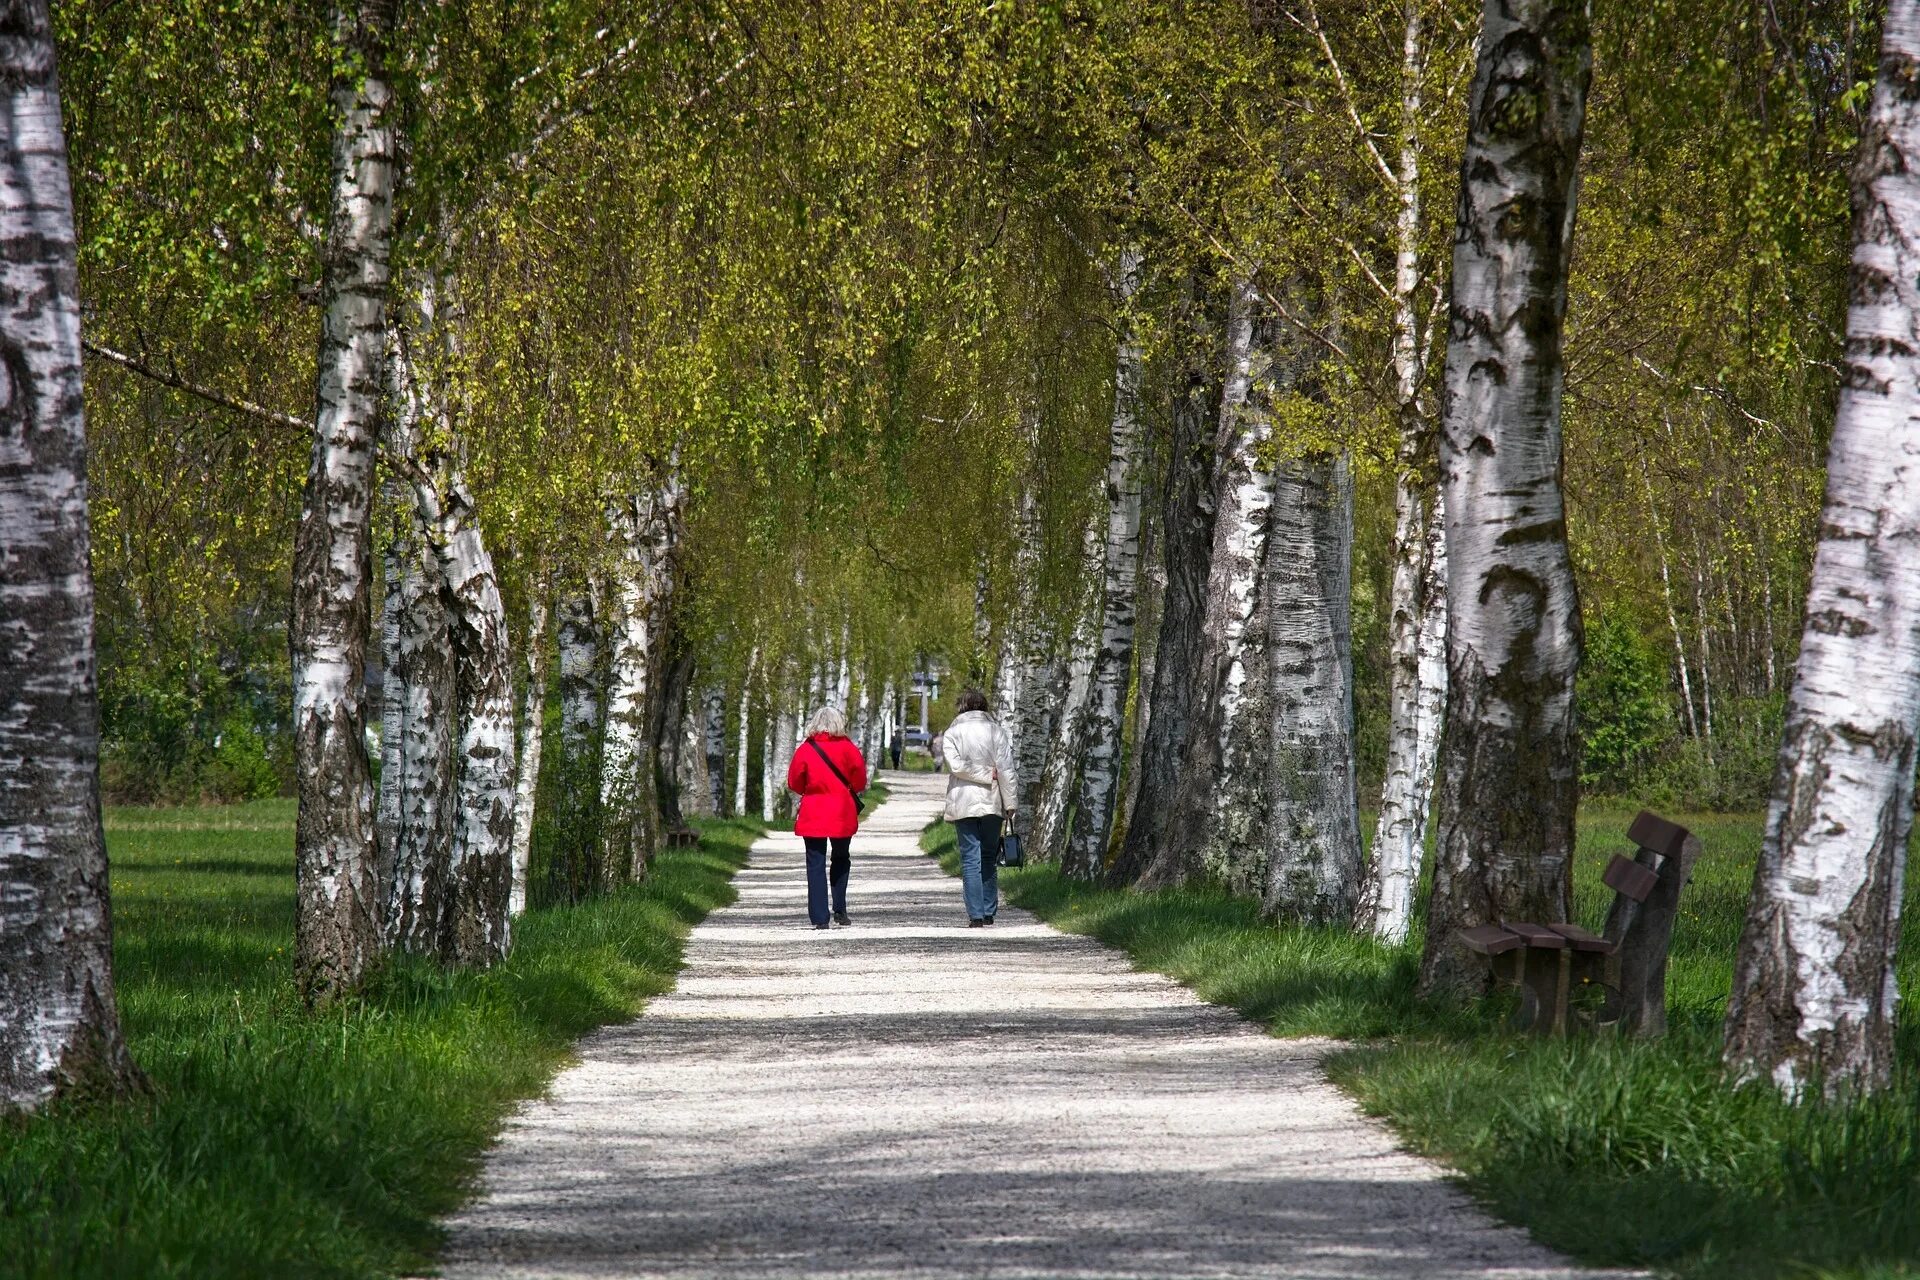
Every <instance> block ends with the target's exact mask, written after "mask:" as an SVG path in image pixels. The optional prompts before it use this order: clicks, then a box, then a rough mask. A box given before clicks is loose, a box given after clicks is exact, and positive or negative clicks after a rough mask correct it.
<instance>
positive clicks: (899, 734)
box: [888, 723, 907, 773]
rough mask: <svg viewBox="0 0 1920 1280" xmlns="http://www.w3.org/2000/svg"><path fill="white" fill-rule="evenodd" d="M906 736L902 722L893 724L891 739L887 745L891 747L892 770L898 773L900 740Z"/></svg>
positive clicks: (905, 728)
mask: <svg viewBox="0 0 1920 1280" xmlns="http://www.w3.org/2000/svg"><path fill="white" fill-rule="evenodd" d="M906 736H907V726H906V725H905V724H904V723H902V724H896V725H894V726H893V741H892V742H891V743H890V744H888V745H889V747H890V748H891V750H892V753H893V768H894V772H896V773H898V772H899V770H900V747H901V742H902V740H903V739H904V738H905V737H906Z"/></svg>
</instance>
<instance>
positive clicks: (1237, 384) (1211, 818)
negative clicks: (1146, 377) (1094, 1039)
mask: <svg viewBox="0 0 1920 1280" xmlns="http://www.w3.org/2000/svg"><path fill="white" fill-rule="evenodd" d="M1258 311H1259V305H1258V300H1257V298H1256V296H1255V293H1254V290H1253V287H1252V285H1251V284H1250V283H1249V282H1248V281H1246V280H1244V279H1243V280H1239V281H1236V282H1235V284H1234V286H1233V293H1232V297H1231V299H1230V301H1229V304H1228V308H1227V332H1226V349H1225V367H1226V378H1225V380H1224V382H1223V383H1222V385H1221V394H1220V421H1219V425H1218V429H1217V431H1216V433H1215V437H1214V467H1215V483H1214V524H1213V545H1212V547H1211V549H1210V552H1209V555H1208V560H1207V581H1206V585H1205V587H1204V592H1205V601H1204V604H1203V612H1202V614H1201V619H1200V632H1201V649H1200V658H1199V665H1200V672H1199V687H1198V689H1197V690H1196V706H1195V708H1194V717H1193V718H1194V723H1193V728H1192V730H1191V733H1190V736H1189V741H1188V755H1187V759H1186V762H1185V766H1184V769H1183V777H1182V779H1181V784H1180V786H1179V787H1178V788H1177V789H1176V790H1175V792H1174V799H1173V807H1172V812H1171V813H1170V814H1169V815H1168V819H1167V821H1166V823H1165V824H1164V830H1163V836H1162V839H1161V842H1160V847H1159V848H1158V849H1155V850H1153V851H1152V857H1151V859H1150V860H1149V861H1148V862H1147V864H1146V866H1145V867H1144V869H1143V870H1142V871H1141V874H1140V877H1139V882H1140V883H1141V884H1142V885H1143V886H1146V887H1165V886H1168V885H1173V884H1178V883H1181V882H1183V881H1185V880H1187V879H1189V878H1190V877H1192V876H1194V875H1196V874H1198V873H1200V872H1201V871H1202V870H1205V871H1207V872H1209V873H1211V874H1212V875H1213V876H1215V877H1216V878H1218V879H1221V880H1223V881H1226V882H1229V883H1231V884H1233V886H1234V887H1235V888H1236V889H1238V890H1240V891H1242V892H1252V891H1256V890H1257V889H1259V888H1260V887H1261V883H1262V882H1261V881H1260V880H1259V879H1258V878H1256V877H1255V876H1253V875H1251V874H1248V871H1249V870H1250V868H1247V866H1246V864H1247V862H1248V861H1249V859H1247V858H1246V857H1245V856H1244V853H1243V851H1245V850H1257V849H1259V848H1260V847H1261V846H1262V845H1263V844H1264V843H1265V842H1264V839H1263V833H1264V832H1265V830H1266V826H1267V811H1268V805H1267V801H1266V790H1267V773H1266V765H1265V754H1266V753H1265V749H1264V744H1265V742H1266V740H1267V735H1268V731H1269V725H1268V722H1267V716H1266V712H1265V707H1266V702H1265V697H1264V690H1265V688H1266V684H1267V679H1266V675H1267V664H1266V661H1265V657H1264V655H1265V652H1266V650H1265V647H1264V637H1265V634H1266V619H1265V617H1264V615H1263V614H1262V612H1261V611H1260V608H1259V601H1260V600H1261V599H1262V598H1263V597H1262V592H1261V590H1260V586H1261V574H1262V572H1263V568H1264V566H1265V564H1266V541H1267V528H1268V524H1269V521H1270V517H1271V512H1272V508H1273V477H1272V476H1271V475H1270V474H1269V473H1268V471H1267V464H1266V462H1265V457H1266V454H1267V451H1268V449H1269V447H1270V441H1271V440H1272V436H1273V417H1272V414H1271V412H1270V408H1269V406H1270V398H1269V395H1268V389H1267V388H1266V387H1265V386H1264V385H1260V384H1263V383H1264V382H1265V380H1266V379H1267V377H1268V370H1269V367H1270V364H1271V360H1270V353H1269V352H1268V351H1267V349H1266V347H1267V343H1266V342H1264V341H1260V340H1257V339H1256V336H1255V335H1256V331H1257V330H1258V329H1259V328H1260V326H1259V324H1258ZM1250 641H1251V643H1250ZM1250 677H1251V678H1250Z"/></svg>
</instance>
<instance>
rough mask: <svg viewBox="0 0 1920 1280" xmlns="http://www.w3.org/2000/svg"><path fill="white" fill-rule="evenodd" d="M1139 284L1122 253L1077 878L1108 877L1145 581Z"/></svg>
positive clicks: (1134, 257) (1070, 843) (1072, 866)
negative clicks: (1135, 307)
mask: <svg viewBox="0 0 1920 1280" xmlns="http://www.w3.org/2000/svg"><path fill="white" fill-rule="evenodd" d="M1139 286H1140V255H1139V253H1138V252H1137V251H1136V250H1133V249H1128V250H1127V251H1125V252H1124V253H1123V254H1122V255H1121V259H1120V264H1119V270H1118V273H1117V276H1116V290H1115V292H1116V294H1117V295H1118V296H1117V301H1118V303H1119V308H1118V310H1119V316H1120V324H1121V336H1120V346H1119V351H1118V352H1117V353H1116V356H1115V359H1114V375H1113V382H1114V387H1113V417H1112V420H1111V422H1110V423H1109V426H1108V431H1107V490H1106V493H1107V527H1106V552H1105V556H1104V564H1103V570H1102V575H1101V604H1100V642H1099V649H1098V650H1097V651H1096V653H1095V654H1094V660H1093V670H1092V673H1091V675H1090V677H1089V679H1088V686H1087V687H1088V694H1087V705H1086V710H1085V712H1084V721H1085V723H1084V725H1083V726H1082V729H1081V733H1080V751H1079V755H1080V759H1079V770H1080V783H1079V786H1078V787H1076V788H1075V789H1074V793H1073V825H1072V829H1071V830H1070V832H1069V833H1068V838H1067V847H1066V852H1065V854H1064V855H1063V857H1062V858H1061V869H1062V870H1063V871H1065V872H1066V874H1067V875H1069V876H1071V877H1073V878H1074V879H1077V880H1093V879H1097V878H1098V877H1099V876H1100V875H1101V874H1102V869H1103V866H1104V863H1105V860H1106V853H1107V837H1108V835H1109V834H1110V832H1111V830H1112V827H1113V815H1114V808H1115V801H1116V800H1117V799H1118V796H1119V788H1120V729H1121V718H1122V716H1123V715H1124V714H1125V712H1126V705H1127V686H1128V682H1129V679H1130V678H1131V676H1132V674H1133V625H1134V607H1135V603H1136V597H1137V594H1138V591H1139V579H1140V469H1141V468H1140V444H1141V438H1140V437H1141V433H1140V378H1141V361H1142V352H1141V347H1140V339H1139V336H1138V334H1137V333H1136V332H1135V330H1134V325H1133V321H1132V319H1131V317H1130V316H1128V315H1127V310H1128V308H1129V307H1130V306H1131V304H1132V302H1133V297H1134V294H1135V293H1136V292H1137V291H1138V289H1139Z"/></svg>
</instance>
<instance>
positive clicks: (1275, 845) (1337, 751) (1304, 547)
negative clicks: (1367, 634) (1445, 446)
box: [1263, 452, 1360, 925]
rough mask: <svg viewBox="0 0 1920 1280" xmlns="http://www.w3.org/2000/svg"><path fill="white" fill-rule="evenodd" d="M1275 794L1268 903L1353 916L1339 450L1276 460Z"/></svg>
mask: <svg viewBox="0 0 1920 1280" xmlns="http://www.w3.org/2000/svg"><path fill="white" fill-rule="evenodd" d="M1267 555H1268V558H1269V562H1270V564H1271V570H1270V572H1269V574H1268V577H1267V586H1268V595H1267V599H1266V601H1265V604H1266V608H1267V646H1268V661H1269V663H1270V668H1269V674H1268V698H1269V700H1270V701H1269V714H1270V715H1271V716H1272V721H1273V730H1272V737H1271V744H1272V745H1271V755H1270V757H1269V759H1270V761H1271V768H1272V777H1273V798H1272V806H1273V807H1272V812H1271V816H1270V819H1269V820H1270V822H1271V823H1272V826H1271V829H1270V835H1269V837H1268V852H1267V858H1266V867H1267V873H1266V885H1265V891H1264V894H1263V905H1264V907H1265V909H1266V912H1267V914H1268V915H1270V916H1274V917H1277V918H1280V919H1284V920H1290V921H1294V922H1297V923H1301V924H1314V925H1325V924H1333V923H1336V922H1337V923H1340V924H1346V923H1348V922H1349V921H1351V920H1352V918H1353V909H1354V903H1355V900H1356V898H1357V896H1358V893H1359V889H1360V812H1359V808H1358V799H1357V795H1356V789H1355V781H1354V758H1353V647H1352V621H1351V620H1352V565H1353V481H1352V477H1351V474H1350V472H1349V469H1348V464H1347V459H1346V457H1345V455H1344V453H1341V452H1315V453H1312V454H1309V455H1307V456H1306V457H1303V458H1299V459H1294V460H1289V461H1286V462H1283V463H1281V464H1279V465H1278V466H1277V467H1276V468H1275V471H1274V499H1273V508H1272V512H1271V514H1270V524H1269V526H1268V533H1267Z"/></svg>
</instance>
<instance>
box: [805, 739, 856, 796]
mask: <svg viewBox="0 0 1920 1280" xmlns="http://www.w3.org/2000/svg"><path fill="white" fill-rule="evenodd" d="M807 745H808V746H810V747H812V748H813V753H814V754H815V755H817V756H819V757H820V759H821V760H823V761H825V762H826V766H827V768H829V769H831V770H833V776H834V777H836V778H838V779H840V785H841V786H843V787H845V788H846V789H847V794H848V795H850V796H855V795H859V794H860V793H859V792H857V791H855V790H854V789H853V784H852V783H851V782H848V781H847V775H846V774H844V773H842V772H840V766H839V765H837V764H835V763H834V762H833V757H832V756H830V755H828V754H827V753H826V751H825V750H823V749H822V748H821V746H820V740H819V739H818V738H808V739H807Z"/></svg>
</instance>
